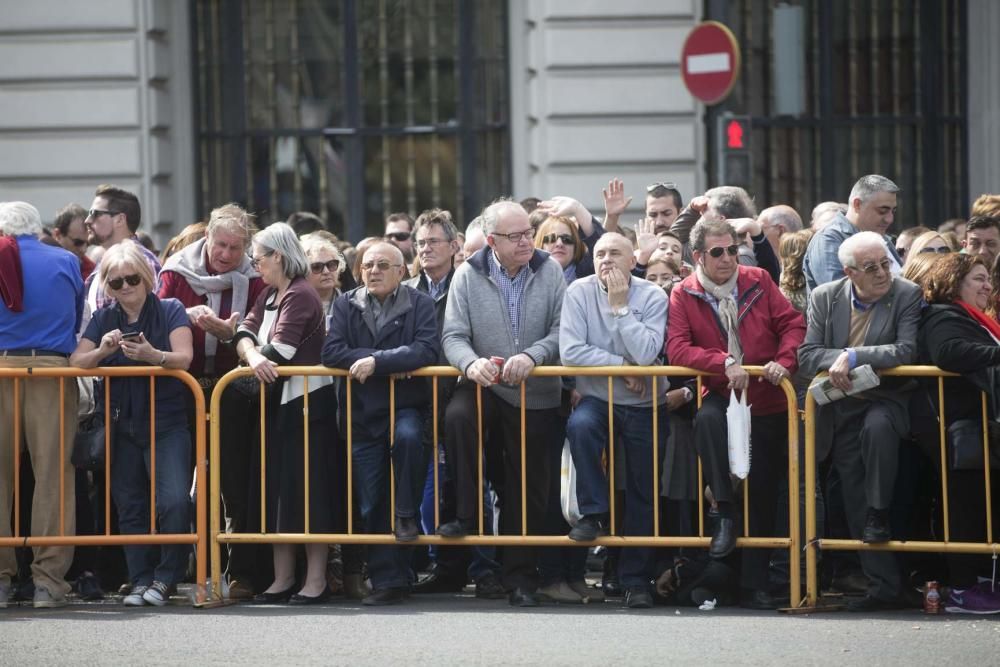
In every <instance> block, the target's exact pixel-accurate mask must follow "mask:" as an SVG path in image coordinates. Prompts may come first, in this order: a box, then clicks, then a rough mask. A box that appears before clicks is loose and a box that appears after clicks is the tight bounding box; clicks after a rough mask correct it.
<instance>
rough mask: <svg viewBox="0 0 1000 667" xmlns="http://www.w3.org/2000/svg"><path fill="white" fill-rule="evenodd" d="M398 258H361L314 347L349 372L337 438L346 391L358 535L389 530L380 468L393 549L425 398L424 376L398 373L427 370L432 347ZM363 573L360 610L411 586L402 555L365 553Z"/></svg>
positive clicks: (413, 479)
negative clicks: (355, 282) (366, 589)
mask: <svg viewBox="0 0 1000 667" xmlns="http://www.w3.org/2000/svg"><path fill="white" fill-rule="evenodd" d="M405 272H406V267H405V265H404V263H403V254H402V253H401V252H400V250H399V248H397V247H395V246H394V245H392V244H389V243H378V244H375V245H373V246H372V247H371V248H369V249H368V251H367V252H365V255H364V258H363V261H362V264H361V279H362V281H363V282H364V286H362V287H358V288H356V289H354V290H351V291H349V292H347V293H345V294H342V295H341V296H340V297H338V299H337V301H336V303H334V307H333V315H332V318H331V322H330V330H329V332H328V333H327V338H326V343H325V344H324V346H323V364H324V365H326V366H330V367H332V368H343V369H345V370H348V371H349V372H350V377H351V379H352V381H351V382H347V381H344V382H342V383H341V385H340V391H339V395H340V414H341V430H342V431H346V428H347V419H348V417H347V391H348V389H349V390H350V391H351V392H352V396H351V399H352V405H351V415H350V417H351V439H352V448H351V449H352V451H351V456H352V462H353V472H354V491H355V497H356V499H357V502H358V503H359V509H360V512H361V519H362V523H363V524H364V525H363V530H364V531H365V532H367V533H388V532H389V525H390V522H389V518H390V514H389V513H390V509H391V508H390V507H389V479H390V476H389V466H390V457H391V459H392V468H393V471H394V473H395V492H396V493H395V501H396V502H395V515H396V520H395V527H394V533H395V535H396V539H397V540H398V541H400V542H409V541H412V540H415V539H416V538H417V536H418V535H419V532H420V531H419V529H418V527H417V521H418V518H419V511H420V500H421V498H422V496H423V488H424V479H425V477H426V475H427V452H426V449H425V447H424V443H423V427H424V422H425V420H426V419H427V418H428V416H429V412H430V404H431V391H430V386H429V384H428V380H427V378H409V377H406V375H405V374H406V373H408V372H410V371H413V370H416V369H418V368H422V367H423V366H431V365H433V364H435V363H436V362H437V360H438V355H439V354H440V347H439V344H438V336H437V320H436V319H435V314H434V301H433V299H431V298H430V297H429V296H427V295H426V294H424V293H423V292H420V291H418V290H416V289H413V288H412V287H408V286H406V285H402V284H401V282H402V279H403V276H404V274H405ZM390 376H397V377H398V379H397V380H396V390H395V414H394V417H395V420H394V428H391V429H390V417H391V416H393V415H390V400H389V392H390V386H389V385H390ZM368 571H369V574H370V576H371V581H372V587H373V589H374V591H373V592H372V594H371V595H369V596H368V597H366V598H365V599H364V600H363V603H364V604H366V605H385V604H395V603H398V602H401V601H402V600H403V599H405V598H406V597H407V595H408V594H409V590H410V585H411V584H412V583H413V573H412V571H411V569H410V549H404V548H401V547H397V546H385V545H371V546H370V547H369V549H368Z"/></svg>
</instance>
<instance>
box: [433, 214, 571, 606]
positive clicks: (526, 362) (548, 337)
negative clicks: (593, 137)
mask: <svg viewBox="0 0 1000 667" xmlns="http://www.w3.org/2000/svg"><path fill="white" fill-rule="evenodd" d="M482 220H483V232H484V233H485V234H486V242H487V244H488V245H487V247H486V248H484V249H483V250H482V251H481V252H478V253H476V254H475V255H473V256H472V257H470V258H469V259H468V260H466V261H465V263H464V264H462V266H460V267H459V268H458V270H456V271H455V276H454V278H453V279H452V285H451V289H450V291H449V297H448V306H447V309H446V311H445V321H444V331H443V334H442V341H441V342H442V347H443V348H444V353H445V355H446V356H447V357H448V361H449V362H451V364H452V365H453V366H455V367H456V368H458V369H459V370H460V371H461V372H462V375H463V379H462V381H460V382H459V384H458V387H457V388H456V390H455V394H454V396H453V397H452V399H451V402H450V403H449V404H448V409H447V413H446V418H445V449H446V454H447V458H448V465H449V467H450V468H449V470H450V472H451V473H452V476H453V479H455V484H456V492H457V493H456V495H457V502H456V516H457V518H456V519H455V520H454V521H451V522H449V523H446V524H444V525H442V526H440V527H439V528H438V534H439V535H443V536H445V537H462V536H464V535H466V534H468V533H470V532H475V531H477V530H478V526H479V520H478V517H479V516H480V510H479V503H478V502H477V493H478V487H479V470H480V458H479V456H480V454H479V450H478V446H477V443H478V442H479V437H478V434H479V428H478V424H479V419H478V417H477V403H479V401H478V400H477V393H478V391H477V387H476V385H478V386H479V387H482V388H483V390H484V391H482V401H481V407H482V422H481V423H482V428H483V433H484V439H485V443H484V446H485V447H486V448H487V449H488V450H490V452H491V453H490V454H488V456H487V458H489V459H490V460H499V459H501V458H502V460H503V472H502V478H501V477H494V478H493V481H494V482H496V481H499V480H500V479H503V482H504V484H503V488H502V492H501V496H502V497H501V500H502V502H503V512H502V513H501V516H500V520H501V527H500V528H501V532H502V533H504V534H507V535H511V534H513V535H520V534H521V529H522V526H521V513H522V488H521V487H522V485H521V479H522V468H521V466H522V457H521V441H522V437H524V438H525V448H526V452H527V454H526V458H527V460H526V461H524V462H523V464H524V466H525V470H524V472H523V475H524V479H525V480H526V483H525V488H524V489H523V494H524V498H525V499H526V504H527V507H526V510H527V517H528V526H527V527H526V528H527V532H528V533H534V534H539V533H540V532H541V529H542V527H543V523H544V521H545V510H546V505H547V500H548V495H549V487H550V485H551V484H553V483H558V472H557V471H555V470H554V469H553V466H552V465H551V464H550V461H551V460H552V457H551V456H550V455H549V451H548V449H547V448H549V447H552V446H553V442H554V441H555V440H556V438H555V437H554V434H555V432H556V430H557V428H556V427H557V424H558V421H557V420H559V419H560V417H559V415H558V408H559V404H560V399H561V384H560V380H559V378H558V377H537V378H530V379H529V377H528V376H529V375H530V373H531V370H532V369H533V368H534V367H535V366H540V365H545V364H554V363H557V361H558V359H559V318H560V313H561V310H562V300H563V294H564V293H565V291H566V281H565V279H564V278H563V272H562V269H561V268H560V267H559V264H558V263H557V262H554V261H550V259H549V256H548V253H546V252H544V251H542V250H538V249H536V248H535V246H534V244H533V243H532V238H533V237H534V230H533V229H532V227H531V223H530V221H529V220H528V214H527V213H526V212H525V210H524V209H523V208H522V207H521V206H520V205H519V204H517V202H514V201H510V200H501V201H498V202H495V203H493V204H491V205H489V206H487V207H486V209H485V210H484V211H483V216H482ZM496 358H502V360H503V361H502V362H501V363H495V360H496V361H498V359H496ZM522 382H524V389H523V390H524V394H523V396H524V401H525V404H524V405H523V407H524V424H525V426H524V431H523V433H522V428H521V414H522V413H521V408H522V404H521V400H522V393H521V391H522V389H521V386H520V385H521V383H522ZM497 448H500V450H502V452H503V456H502V457H500V456H494V455H495V454H496V453H497V451H498V450H497ZM503 579H504V581H503V583H504V586H505V587H506V588H507V589H508V590H510V596H509V601H510V604H511V605H514V606H521V607H525V606H537V604H538V599H537V597H536V595H535V591H536V589H537V587H538V572H537V550H536V549H534V548H531V547H519V548H511V549H506V550H505V552H504V556H503Z"/></svg>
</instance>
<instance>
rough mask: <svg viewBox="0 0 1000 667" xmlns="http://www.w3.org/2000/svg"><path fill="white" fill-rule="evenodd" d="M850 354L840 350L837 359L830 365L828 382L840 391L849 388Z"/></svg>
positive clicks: (848, 389)
mask: <svg viewBox="0 0 1000 667" xmlns="http://www.w3.org/2000/svg"><path fill="white" fill-rule="evenodd" d="M850 358H851V357H850V355H849V354H848V353H847V352H846V351H845V352H841V353H840V356H838V357H837V360H836V361H834V362H833V365H832V366H830V382H831V383H832V384H833V386H834V387H836V388H837V389H839V390H841V391H845V392H846V391H850V390H851V384H852V383H851V377H850V375H851V363H850Z"/></svg>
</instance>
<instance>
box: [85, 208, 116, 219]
mask: <svg viewBox="0 0 1000 667" xmlns="http://www.w3.org/2000/svg"><path fill="white" fill-rule="evenodd" d="M119 213H121V211H104V210H101V209H99V208H92V209H90V210H89V211H87V218H90V219H94V220H96V219H97V218H99V217H101V216H102V215H118V214H119Z"/></svg>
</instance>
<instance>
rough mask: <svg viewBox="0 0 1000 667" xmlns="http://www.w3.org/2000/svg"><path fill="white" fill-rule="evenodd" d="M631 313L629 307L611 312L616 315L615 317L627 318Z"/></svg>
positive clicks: (614, 309)
mask: <svg viewBox="0 0 1000 667" xmlns="http://www.w3.org/2000/svg"><path fill="white" fill-rule="evenodd" d="M631 312H632V311H631V310H630V309H629V307H628V306H622V307H621V308H613V309H612V310H611V314H612V315H614V316H615V317H625V316H626V315H628V314H629V313H631Z"/></svg>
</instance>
